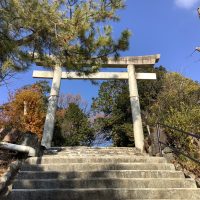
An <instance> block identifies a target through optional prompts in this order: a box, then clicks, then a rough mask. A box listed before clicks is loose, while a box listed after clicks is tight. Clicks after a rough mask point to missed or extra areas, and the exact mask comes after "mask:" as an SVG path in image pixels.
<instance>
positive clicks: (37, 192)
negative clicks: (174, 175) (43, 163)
mask: <svg viewBox="0 0 200 200" xmlns="http://www.w3.org/2000/svg"><path fill="white" fill-rule="evenodd" d="M144 198H145V199H196V200H197V199H198V200H199V199H200V192H199V189H193V188H191V189H186V188H181V189H180V188H172V189H171V188H170V189H169V188H164V189H160V188H159V189H154V188H148V189H141V188H138V189H135V188H134V189H123V188H118V189H113V188H91V189H90V188H87V189H78V188H76V189H58V188H56V189H29V190H27V189H18V190H13V192H12V193H11V199H12V200H40V199H41V200H42V199H43V200H44V199H45V200H47V199H48V200H55V199H57V200H69V199H70V200H104V199H105V200H122V199H144Z"/></svg>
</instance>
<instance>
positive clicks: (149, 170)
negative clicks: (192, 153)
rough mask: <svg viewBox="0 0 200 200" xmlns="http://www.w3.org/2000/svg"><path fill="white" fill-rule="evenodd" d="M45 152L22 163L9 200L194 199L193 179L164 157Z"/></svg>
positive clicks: (123, 151) (116, 151) (198, 193)
mask: <svg viewBox="0 0 200 200" xmlns="http://www.w3.org/2000/svg"><path fill="white" fill-rule="evenodd" d="M51 150H52V151H51V152H50V153H49V152H47V153H46V154H45V155H44V156H42V157H38V158H36V157H35V158H29V159H27V160H26V162H25V163H24V164H23V166H22V168H21V171H20V172H19V174H18V175H17V177H16V179H15V181H14V183H13V189H12V192H11V194H10V195H9V198H8V199H9V200H40V199H41V200H142V199H143V200H147V199H148V200H150V199H151V200H167V199H168V200H169V199H171V200H175V199H176V200H180V199H182V200H183V199H185V200H186V199H190V200H191V199H195V200H197V199H198V200H199V199H200V190H199V189H198V188H197V186H196V183H195V181H194V180H193V179H186V178H185V177H184V174H183V173H182V172H180V171H175V167H174V165H173V164H170V163H167V162H166V160H165V159H164V158H159V157H150V156H148V155H146V154H142V153H140V152H138V150H136V149H134V148H88V147H66V148H62V149H59V148H52V149H51ZM55 150H59V151H58V152H57V151H55Z"/></svg>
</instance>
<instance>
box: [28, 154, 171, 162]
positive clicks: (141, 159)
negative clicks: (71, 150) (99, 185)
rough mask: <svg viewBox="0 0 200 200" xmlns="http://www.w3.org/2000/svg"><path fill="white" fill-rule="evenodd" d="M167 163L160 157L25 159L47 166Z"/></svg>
mask: <svg viewBox="0 0 200 200" xmlns="http://www.w3.org/2000/svg"><path fill="white" fill-rule="evenodd" d="M133 162H136V163H140V162H145V163H146V162H148V163H167V161H166V159H164V158H160V157H144V156H137V157H136V156H134V157H130V156H121V157H119V156H104V157H103V156H101V157H94V156H85V157H83V156H82V157H81V156H71V157H69V156H68V157H66V156H56V155H55V156H45V157H42V158H31V159H27V161H26V163H27V164H49V163H133Z"/></svg>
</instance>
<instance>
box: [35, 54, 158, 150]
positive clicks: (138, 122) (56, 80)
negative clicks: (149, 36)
mask: <svg viewBox="0 0 200 200" xmlns="http://www.w3.org/2000/svg"><path fill="white" fill-rule="evenodd" d="M159 59H160V55H159V54H156V55H150V56H130V57H120V58H119V59H117V61H116V60H115V59H113V58H109V59H108V63H107V64H104V65H103V67H106V68H127V72H98V73H95V74H91V75H89V76H78V75H77V73H76V72H63V71H62V67H61V66H58V65H57V66H55V67H54V70H53V71H33V77H34V78H48V79H53V81H52V87H51V93H50V98H49V102H48V110H47V115H46V120H45V124H44V131H43V138H42V143H41V145H42V146H44V147H45V148H50V147H51V141H52V138H53V131H54V123H55V114H56V109H57V101H58V96H59V90H60V84H61V79H91V80H92V79H93V80H111V79H121V80H124V79H128V83H129V92H130V102H131V109H132V119H133V132H134V140H135V147H136V148H138V149H140V150H141V151H143V148H144V134H143V128H142V119H141V112H140V103H139V96H138V88H137V79H152V80H153V79H154V80H155V79H156V74H155V73H136V68H146V67H153V66H154V64H155V63H156V62H158V61H159Z"/></svg>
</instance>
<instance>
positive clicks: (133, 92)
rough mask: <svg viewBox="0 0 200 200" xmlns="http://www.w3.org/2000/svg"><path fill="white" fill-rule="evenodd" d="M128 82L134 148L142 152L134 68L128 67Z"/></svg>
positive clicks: (142, 138)
mask: <svg viewBox="0 0 200 200" xmlns="http://www.w3.org/2000/svg"><path fill="white" fill-rule="evenodd" d="M127 70H128V82H129V93H130V101H131V111H132V119H133V132H134V141H135V147H136V148H138V149H140V150H141V151H143V149H144V133H143V128H142V118H141V111H140V101H139V95H138V88H137V80H136V76H135V66H134V65H128V67H127Z"/></svg>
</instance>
